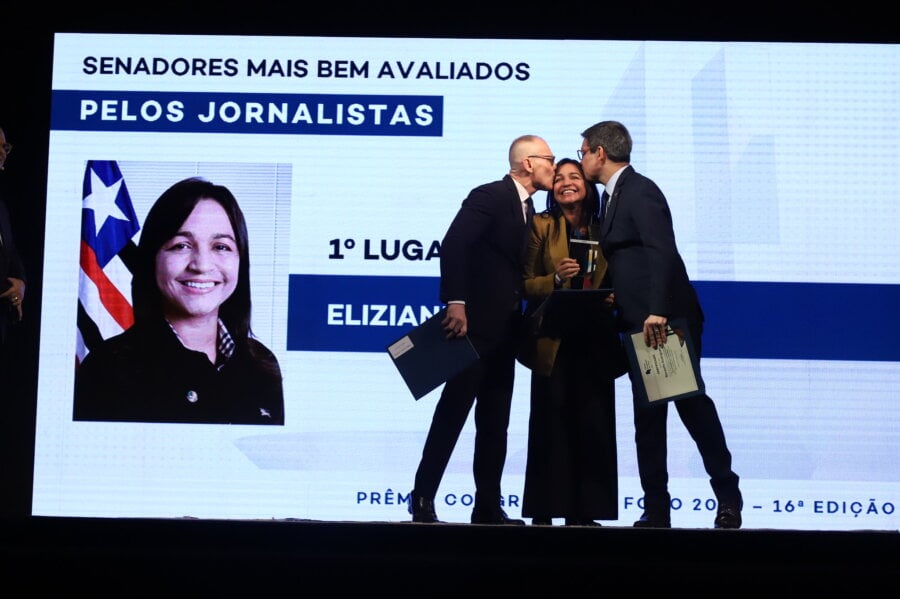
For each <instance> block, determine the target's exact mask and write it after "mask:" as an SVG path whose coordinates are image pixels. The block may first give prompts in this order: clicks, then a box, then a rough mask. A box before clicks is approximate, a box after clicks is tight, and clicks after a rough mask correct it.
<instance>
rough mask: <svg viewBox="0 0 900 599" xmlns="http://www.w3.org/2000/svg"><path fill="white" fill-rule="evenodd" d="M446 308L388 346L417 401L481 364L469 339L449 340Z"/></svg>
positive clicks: (455, 338) (456, 338) (389, 353)
mask: <svg viewBox="0 0 900 599" xmlns="http://www.w3.org/2000/svg"><path fill="white" fill-rule="evenodd" d="M446 315H447V310H446V308H445V309H443V310H440V311H439V312H437V313H436V314H435V315H434V316H432V317H431V318H429V319H428V320H426V321H425V322H423V323H421V324H420V325H419V326H417V327H415V328H413V329H412V330H410V331H409V332H408V333H406V334H405V335H403V336H402V337H400V338H399V339H397V340H396V341H394V342H393V343H391V344H390V345H388V346H387V352H388V355H390V357H391V360H393V362H394V366H396V367H397V371H398V372H399V373H400V376H402V377H403V381H404V382H405V383H406V386H407V387H409V390H410V391H411V392H412V394H413V397H414V398H415V399H416V400H419V399H421V398H422V397H424V396H425V395H427V394H428V393H430V392H431V391H432V390H434V389H435V388H437V387H438V386H439V385H442V384H443V383H446V382H447V381H448V380H450V379H451V378H453V377H454V376H456V375H457V374H459V373H460V372H462V371H463V370H464V369H465V368H467V367H468V366H470V365H472V364H473V363H475V362H476V361H478V352H477V351H476V350H475V346H473V345H472V342H471V341H470V340H469V338H468V337H454V338H452V339H448V338H447V332H446V331H444V328H443V327H442V326H441V321H442V320H443V319H444V317H445V316H446Z"/></svg>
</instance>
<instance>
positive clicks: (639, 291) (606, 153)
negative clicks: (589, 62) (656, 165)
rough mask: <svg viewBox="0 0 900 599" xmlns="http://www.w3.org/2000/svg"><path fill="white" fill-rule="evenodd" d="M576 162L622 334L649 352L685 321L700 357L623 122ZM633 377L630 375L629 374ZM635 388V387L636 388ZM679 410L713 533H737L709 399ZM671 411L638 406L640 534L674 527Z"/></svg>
mask: <svg viewBox="0 0 900 599" xmlns="http://www.w3.org/2000/svg"><path fill="white" fill-rule="evenodd" d="M581 136H582V138H583V139H582V144H581V149H580V150H579V151H578V156H579V158H580V160H581V164H582V166H583V167H584V173H585V176H586V177H588V178H589V179H591V180H593V181H597V182H599V183H602V184H603V185H604V186H605V191H604V193H603V196H602V200H601V208H600V209H601V219H602V224H601V226H600V245H601V248H602V249H603V255H604V256H605V257H606V260H607V262H608V271H607V272H608V275H609V277H610V285H611V286H612V287H613V288H614V289H615V290H616V292H615V293H616V296H615V297H616V307H617V309H618V314H619V318H620V325H621V328H622V330H623V331H628V332H631V331H636V330H638V329H643V333H644V341H645V342H646V343H647V345H648V346H651V347H654V348H656V347H658V346H659V345H660V344H663V343H665V342H666V325H667V324H668V322H669V321H670V320H672V319H674V318H683V319H685V320H686V321H687V326H688V329H689V332H690V335H691V337H692V339H693V343H694V348H695V350H696V352H697V355H698V356H699V355H700V337H701V335H702V333H703V311H702V309H701V307H700V301H699V299H698V298H697V293H696V291H695V290H694V287H693V285H691V282H690V280H689V279H688V275H687V269H686V268H685V265H684V261H683V260H682V258H681V255H680V254H679V253H678V248H677V246H676V244H675V232H674V228H673V225H672V214H671V212H670V211H669V205H668V203H667V202H666V198H665V196H664V195H663V193H662V191H661V190H660V189H659V187H657V185H656V184H655V183H654V182H653V181H651V180H650V179H648V178H647V177H645V176H643V175H641V174H639V173H638V172H637V171H635V170H634V167H632V166H631V164H630V161H631V147H632V141H631V135H630V134H629V133H628V130H627V129H626V128H625V126H624V125H622V123H619V122H616V121H603V122H600V123H597V124H595V125H593V126H591V127H589V128H588V129H586V130H585V131H584V132H583V133H582V134H581ZM632 376H633V375H632ZM634 383H635V381H634V380H632V386H634ZM675 409H676V410H677V411H678V416H679V417H680V418H681V421H682V422H683V423H684V425H685V427H686V428H687V430H688V432H689V433H690V435H691V438H692V439H694V441H695V442H696V443H697V449H698V450H699V451H700V457H701V458H702V459H703V466H704V467H705V468H706V472H707V474H709V477H710V484H711V485H712V489H713V492H714V493H715V495H716V499H717V500H718V512H717V514H716V518H715V521H714V526H715V527H716V528H740V527H741V508H742V506H743V499H742V497H741V492H740V490H739V488H738V480H739V479H738V475H737V474H735V473H734V472H733V471H732V469H731V453H730V452H729V450H728V447H727V445H726V443H725V433H724V431H723V430H722V424H721V422H720V421H719V415H718V413H717V412H716V407H715V405H714V404H713V401H712V399H710V398H709V396H708V395H706V394H705V393H703V394H701V395H696V396H692V397H685V398H682V399H678V400H676V401H675ZM667 414H668V404H667V403H665V402H660V403H659V404H656V405H651V406H645V405H643V404H641V403H639V402H638V401H637V400H636V401H635V402H634V427H635V443H636V445H637V461H638V472H639V474H640V479H641V487H642V488H643V490H644V513H643V515H642V516H641V518H640V519H639V520H638V521H637V522H635V523H634V525H635V526H637V527H649V528H670V527H671V525H672V524H671V516H670V500H671V498H670V496H669V491H668V482H669V473H668V469H667V466H666V417H667Z"/></svg>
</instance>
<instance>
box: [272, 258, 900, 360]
mask: <svg viewBox="0 0 900 599" xmlns="http://www.w3.org/2000/svg"><path fill="white" fill-rule="evenodd" d="M439 282H440V280H439V278H438V277H383V276H378V277H366V276H333V275H298V274H294V275H291V277H290V283H289V309H288V335H287V345H288V347H287V349H288V350H291V351H348V352H381V351H384V350H385V348H386V347H387V346H388V345H389V344H391V343H392V342H394V341H396V340H397V339H398V338H400V337H401V336H403V335H404V334H406V333H407V332H408V331H409V330H410V329H412V328H413V326H415V325H416V324H418V323H420V322H422V321H424V320H425V319H427V318H428V316H430V315H431V314H433V313H434V312H436V311H437V310H438V309H439V308H440V303H439V302H438V289H439ZM694 286H695V287H696V289H697V293H698V294H699V296H700V301H701V302H702V304H703V311H704V313H705V314H706V326H705V329H704V334H703V355H702V357H704V358H741V359H781V360H860V361H888V362H896V361H900V343H898V340H900V324H898V322H897V319H896V318H894V316H893V315H894V312H895V311H896V308H897V307H898V306H900V285H852V284H837V283H751V282H720V281H695V282H694Z"/></svg>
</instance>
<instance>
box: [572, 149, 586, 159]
mask: <svg viewBox="0 0 900 599" xmlns="http://www.w3.org/2000/svg"><path fill="white" fill-rule="evenodd" d="M575 153H576V154H577V155H578V160H582V159H583V158H584V155H585V154H590V151H588V152H585V151H584V150H578V151H577V152H575Z"/></svg>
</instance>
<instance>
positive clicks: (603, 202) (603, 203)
mask: <svg viewBox="0 0 900 599" xmlns="http://www.w3.org/2000/svg"><path fill="white" fill-rule="evenodd" d="M608 211H609V194H608V193H606V190H604V191H603V195H602V196H600V213H601V214H602V215H603V218H606V213H607V212H608Z"/></svg>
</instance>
